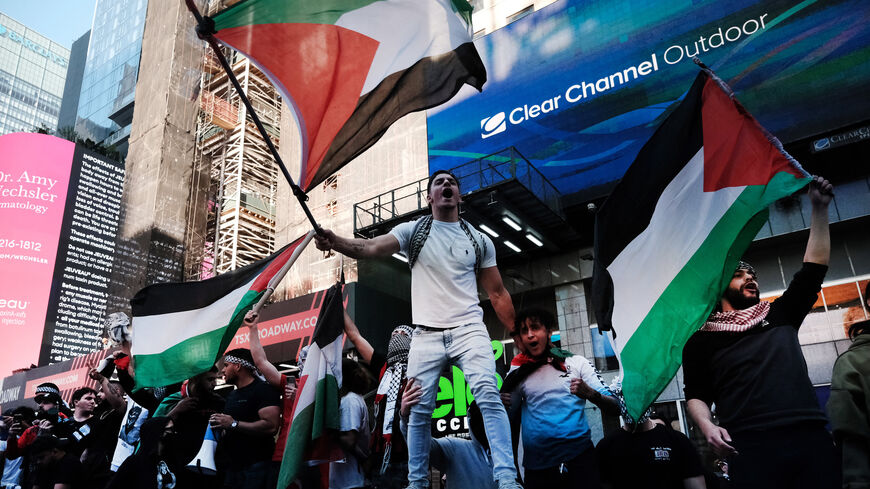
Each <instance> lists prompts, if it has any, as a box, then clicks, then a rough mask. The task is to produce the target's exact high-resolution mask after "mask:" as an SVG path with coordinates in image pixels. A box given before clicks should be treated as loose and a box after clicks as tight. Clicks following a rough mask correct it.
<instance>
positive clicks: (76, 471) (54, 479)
mask: <svg viewBox="0 0 870 489" xmlns="http://www.w3.org/2000/svg"><path fill="white" fill-rule="evenodd" d="M82 481H83V473H82V464H80V463H79V461H78V459H77V458H76V457H74V456H73V455H70V454H69V453H67V454H66V455H64V456H63V458H62V459H60V460H58V461H57V463H55V464H54V465H52V466H51V467H44V468H43V467H40V469H39V473H38V474H37V475H36V485H37V486H39V489H54V485H55V484H69V486H70V487H71V488H72V489H80V488H82V489H84V486H83V485H82Z"/></svg>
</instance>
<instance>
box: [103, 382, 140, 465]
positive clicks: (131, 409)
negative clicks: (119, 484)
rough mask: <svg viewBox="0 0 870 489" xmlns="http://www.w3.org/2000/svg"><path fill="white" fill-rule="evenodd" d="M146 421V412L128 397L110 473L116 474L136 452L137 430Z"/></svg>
mask: <svg viewBox="0 0 870 489" xmlns="http://www.w3.org/2000/svg"><path fill="white" fill-rule="evenodd" d="M146 419H148V410H147V409H145V408H143V407H142V406H140V405H138V404H136V401H134V400H133V399H130V398H129V397H128V398H127V412H126V414H125V415H124V422H123V423H121V429H120V430H119V431H118V444H117V445H115V454H114V456H113V457H112V465H111V469H112V472H117V471H118V467H120V466H121V464H122V463H124V460H126V459H127V457H129V456H130V455H133V452H135V451H136V443H138V442H139V430H140V429H141V428H142V423H144V422H145V420H146Z"/></svg>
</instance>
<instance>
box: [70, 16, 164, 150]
mask: <svg viewBox="0 0 870 489" xmlns="http://www.w3.org/2000/svg"><path fill="white" fill-rule="evenodd" d="M147 6H148V2H147V0H121V1H113V0H99V1H97V5H96V8H95V10H94V23H93V25H92V27H91V37H90V45H89V47H88V56H87V61H86V62H85V69H84V75H83V77H82V82H81V95H80V97H79V104H78V113H77V118H76V125H75V129H76V132H77V133H78V135H79V137H81V138H82V139H91V140H93V141H94V142H96V143H102V144H103V145H105V146H115V148H116V149H117V150H118V151H119V152H120V153H121V155H122V156H125V155H126V154H127V147H128V140H129V138H130V128H131V125H132V122H133V102H134V97H135V94H136V81H137V78H138V75H139V59H140V57H141V55H142V35H143V32H144V29H145V13H146V9H147Z"/></svg>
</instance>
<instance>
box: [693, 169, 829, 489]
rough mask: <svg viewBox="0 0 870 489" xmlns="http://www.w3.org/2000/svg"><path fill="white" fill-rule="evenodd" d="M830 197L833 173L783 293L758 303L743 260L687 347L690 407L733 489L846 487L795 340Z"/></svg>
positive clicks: (824, 260) (825, 235)
mask: <svg viewBox="0 0 870 489" xmlns="http://www.w3.org/2000/svg"><path fill="white" fill-rule="evenodd" d="M832 196H833V193H832V186H831V184H830V183H829V182H828V181H827V180H825V179H823V178H821V177H815V178H814V179H813V180H812V182H811V183H810V187H809V198H810V202H811V203H812V221H811V224H810V235H809V241H808V243H807V249H806V253H805V254H804V259H803V261H804V264H803V267H802V268H801V269H800V271H798V272H797V273H796V274H795V276H794V279H793V280H792V282H791V284H790V285H789V287H788V289H787V290H786V291H785V292H784V293H783V294H782V296H781V297H780V298H779V299H777V300H776V301H774V302H773V303H772V304H771V303H769V302H766V301H761V300H760V297H759V290H758V282H757V275H756V273H755V270H754V269H753V268H752V267H751V266H750V265H748V264H746V263H744V262H741V263H740V265H739V266H738V267H737V269H736V270H735V271H734V275H733V278H732V279H731V282H730V283H729V285H728V288H727V289H726V290H725V293H724V294H723V296H722V298H721V300H720V303H719V307H717V308H716V310H715V311H714V312H713V314H711V315H710V317H709V318H708V320H707V322H706V323H705V324H704V326H703V327H702V328H701V329H700V331H698V332H697V333H695V334H694V335H693V336H692V337H691V338H690V339H689V341H688V342H687V343H686V346H685V348H684V349H683V372H684V379H685V394H686V399H687V408H688V411H689V414H690V415H691V416H692V418H693V419H694V420H695V423H696V424H697V425H698V426H699V427H700V429H701V431H702V432H703V433H704V436H705V438H706V439H707V442H708V443H709V444H710V446H711V448H712V449H713V451H714V452H716V453H717V454H718V455H720V456H728V458H729V460H728V464H729V468H730V475H731V478H732V481H733V484H734V487H759V488H760V487H764V488H771V487H789V488H804V487H805V488H812V489H823V488H832V489H833V488H835V487H838V486H839V473H840V469H839V467H838V464H837V462H836V454H835V451H834V446H833V442H832V439H831V435H830V433H828V432H827V431H826V430H825V423H826V421H827V420H826V418H825V413H824V412H823V411H822V409H821V408H820V406H819V403H818V400H817V398H816V395H815V391H814V390H813V385H812V383H811V382H810V379H809V375H808V373H807V364H806V361H805V360H804V357H803V352H802V351H801V346H800V342H799V341H798V328H800V326H801V323H802V322H803V320H804V318H805V317H806V315H807V314H808V313H809V311H810V309H811V308H812V307H813V304H814V303H815V302H816V298H817V296H818V292H819V290H820V289H821V285H822V280H823V279H824V277H825V272H826V271H827V269H828V267H827V265H828V260H829V258H830V254H831V240H830V234H829V229H828V204H829V203H830V201H831V198H832ZM714 403H715V405H716V409H717V414H718V417H719V425H718V426H717V425H716V424H715V423H714V422H713V419H712V413H711V410H710V407H711V406H712V405H713V404H714Z"/></svg>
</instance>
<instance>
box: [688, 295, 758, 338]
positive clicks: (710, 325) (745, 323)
mask: <svg viewBox="0 0 870 489" xmlns="http://www.w3.org/2000/svg"><path fill="white" fill-rule="evenodd" d="M769 312H770V303H769V302H767V301H761V302H759V303H758V304H756V305H754V306H752V307H747V308H746V309H740V310H739V311H728V312H714V313H713V314H711V315H710V317H709V318H707V322H706V323H704V326H703V327H701V331H715V332H729V333H740V332H743V331H748V330H750V329H752V328H753V327H755V326H757V325H758V324H761V323H762V322H763V321H764V318H766V317H767V313H769Z"/></svg>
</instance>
